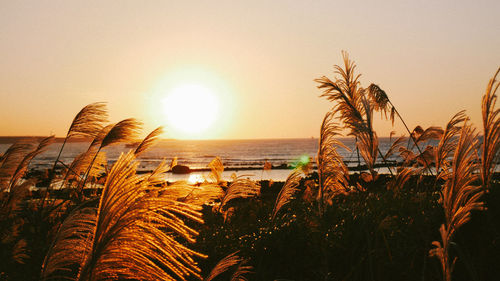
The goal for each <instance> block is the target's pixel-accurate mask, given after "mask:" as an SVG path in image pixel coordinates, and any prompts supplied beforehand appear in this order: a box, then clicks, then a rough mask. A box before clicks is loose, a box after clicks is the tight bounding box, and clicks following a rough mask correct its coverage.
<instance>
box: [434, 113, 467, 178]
mask: <svg viewBox="0 0 500 281" xmlns="http://www.w3.org/2000/svg"><path fill="white" fill-rule="evenodd" d="M466 119H467V116H466V115H465V111H460V112H458V113H457V114H455V115H454V116H453V117H452V118H451V120H450V121H449V122H448V124H446V128H445V130H444V133H443V136H442V138H441V140H440V141H439V144H438V146H437V148H436V154H435V155H436V159H435V163H436V175H437V176H436V177H437V180H438V179H445V180H446V179H447V178H448V175H449V174H450V171H449V168H450V164H449V162H448V159H449V158H450V157H451V156H452V153H453V151H454V150H455V149H456V146H457V143H458V138H457V135H458V134H459V133H460V130H461V128H462V127H461V125H462V123H463V122H465V120H466Z"/></svg>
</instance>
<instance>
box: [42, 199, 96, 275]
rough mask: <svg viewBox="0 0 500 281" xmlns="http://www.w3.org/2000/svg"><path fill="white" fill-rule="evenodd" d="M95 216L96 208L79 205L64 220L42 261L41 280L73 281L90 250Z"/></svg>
mask: <svg viewBox="0 0 500 281" xmlns="http://www.w3.org/2000/svg"><path fill="white" fill-rule="evenodd" d="M96 216H97V210H96V208H93V207H80V208H77V209H75V210H74V211H73V212H72V213H71V214H70V215H69V216H68V217H67V218H66V219H65V220H64V222H63V223H62V225H61V226H60V228H59V230H58V232H57V234H56V236H55V238H54V241H53V242H52V245H51V247H50V248H49V251H48V252H47V255H46V256H45V259H44V261H43V266H42V273H41V278H42V280H64V279H66V280H76V279H75V278H74V277H75V276H76V274H77V272H75V271H77V270H78V268H80V267H81V263H82V262H83V260H84V259H85V257H86V256H88V255H89V254H90V251H91V246H92V239H93V237H92V234H93V233H94V229H95V224H96V221H97V217H96Z"/></svg>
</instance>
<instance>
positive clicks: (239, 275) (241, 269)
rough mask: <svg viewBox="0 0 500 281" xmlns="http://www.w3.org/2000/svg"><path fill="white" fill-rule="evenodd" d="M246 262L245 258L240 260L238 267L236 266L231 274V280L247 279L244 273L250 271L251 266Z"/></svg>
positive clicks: (243, 280)
mask: <svg viewBox="0 0 500 281" xmlns="http://www.w3.org/2000/svg"><path fill="white" fill-rule="evenodd" d="M246 263H247V260H243V261H242V262H240V264H239V265H238V268H236V270H235V271H234V273H233V275H231V279H230V280H231V281H248V279H247V278H246V277H245V276H244V275H245V274H249V273H252V269H253V266H250V265H246Z"/></svg>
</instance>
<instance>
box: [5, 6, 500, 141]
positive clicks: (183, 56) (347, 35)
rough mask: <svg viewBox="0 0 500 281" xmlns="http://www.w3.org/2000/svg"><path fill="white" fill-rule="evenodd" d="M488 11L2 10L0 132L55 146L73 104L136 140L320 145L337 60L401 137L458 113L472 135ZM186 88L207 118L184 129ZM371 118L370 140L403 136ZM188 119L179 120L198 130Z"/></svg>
mask: <svg viewBox="0 0 500 281" xmlns="http://www.w3.org/2000/svg"><path fill="white" fill-rule="evenodd" d="M499 10H500V2H498V1H478V2H469V1H439V2H436V1H386V2H383V3H374V2H371V1H351V2H344V3H340V2H338V3H337V2H333V1H314V2H305V1H273V2H268V1H252V2H251V3H243V2H234V1H217V2H203V1H182V2H171V1H148V2H147V3H138V2H135V1H120V2H105V3H104V2H100V1H85V2H79V3H77V2H67V1H43V2H39V1H15V2H14V1H13V2H10V1H9V2H2V3H1V4H0V38H2V39H0V40H1V41H2V44H0V61H1V62H2V63H1V64H0V96H1V97H2V100H3V102H4V105H5V106H4V108H3V110H2V111H1V112H0V118H1V119H2V122H1V123H0V135H2V136H27V135H38V136H43V135H49V134H56V135H57V136H58V137H63V136H64V135H65V133H66V131H67V129H68V127H69V125H70V123H71V121H72V119H73V117H74V116H75V114H76V113H77V112H78V111H79V110H80V109H81V108H82V107H83V106H85V105H87V104H89V103H92V102H100V101H104V102H107V105H108V108H109V113H110V121H111V122H117V121H119V120H122V119H125V118H130V117H135V118H138V119H140V120H141V121H142V122H144V133H145V134H147V133H148V132H149V131H151V130H152V129H154V128H155V127H157V126H160V125H164V127H165V134H164V135H163V137H164V138H169V139H189V138H193V139H280V138H310V137H315V138H317V137H318V136H319V127H320V124H321V121H322V119H323V117H324V115H325V113H326V112H327V111H328V110H329V109H330V108H331V106H332V104H331V103H329V102H328V101H326V100H325V99H321V98H319V95H320V94H321V91H320V90H319V89H317V88H316V86H317V85H318V84H317V83H315V82H314V81H313V80H314V79H316V78H320V77H321V76H323V75H326V76H327V77H329V78H334V74H333V65H335V64H339V65H341V64H342V57H341V50H346V51H348V52H349V55H350V58H351V59H353V60H354V61H355V62H356V64H357V72H358V73H360V74H362V76H361V82H362V86H364V87H368V85H369V84H370V83H376V84H378V85H379V86H380V87H381V88H382V89H384V90H385V91H386V92H387V94H388V95H389V98H390V99H391V100H392V102H393V103H394V105H395V106H396V108H397V109H398V111H399V112H400V113H401V114H402V116H403V118H404V119H405V121H406V122H407V123H408V125H409V127H410V129H413V128H414V127H415V126H417V125H421V126H422V127H424V128H426V127H428V126H432V125H435V126H444V125H445V124H446V122H447V121H448V120H449V119H450V118H451V117H452V116H453V115H454V114H455V113H457V112H458V111H460V110H462V109H466V110H467V114H468V115H469V116H470V117H471V119H472V122H473V123H474V124H475V125H476V126H480V125H481V123H480V120H481V119H480V102H481V96H482V95H483V93H484V90H485V88H486V85H487V82H488V80H489V79H490V78H491V77H492V75H493V74H494V72H495V71H496V69H497V68H498V66H499V65H500V52H499V51H498V50H500V37H499V36H497V35H498V33H499V31H500V24H499V23H498V15H497V14H498V11H499ZM186 85H187V86H188V87H193V86H194V87H199V88H200V89H201V91H207V92H209V93H210V94H211V95H213V96H214V99H215V101H214V103H213V104H210V105H207V106H206V107H207V108H213V112H208V113H206V114H205V113H203V114H205V115H201V116H206V117H207V119H210V122H208V121H207V124H205V125H204V127H203V128H201V127H200V128H193V129H192V131H189V132H185V131H182V126H181V125H184V127H186V125H185V123H176V122H187V121H189V120H187V121H186V119H187V118H189V117H185V116H179V115H182V114H183V112H184V111H186V109H184V108H178V107H175V106H174V108H167V107H166V106H168V105H170V104H171V103H172V102H166V101H165V100H167V97H168V96H169V95H172V93H173V92H175V91H176V90H177V91H178V89H179V87H181V88H182V87H184V88H185V87H186ZM186 93H187V92H181V93H180V95H185V94H186ZM190 98H191V99H197V96H193V97H190ZM167 101H168V100H167ZM176 102H177V101H176ZM165 104H166V105H165ZM207 104H208V102H207ZM175 109H177V110H179V112H178V113H175V114H174V115H173V117H172V116H171V115H168V114H167V113H165V111H172V110H175ZM196 110H198V109H196ZM200 110H201V109H200ZM207 114H212V115H213V116H212V115H210V116H211V117H210V118H208V115H207ZM176 116H177V117H179V118H180V121H175V120H174V121H172V120H171V119H172V118H175V117H176ZM375 117H376V118H377V120H376V122H375V128H376V129H377V132H378V135H379V136H388V135H389V132H390V131H392V130H396V131H397V136H399V135H401V134H404V133H405V131H404V130H403V126H402V125H401V123H400V122H399V120H396V122H395V128H394V129H393V128H391V122H390V121H380V120H378V119H379V117H380V115H379V114H375ZM193 118H194V117H193ZM197 118H198V119H196V118H194V121H193V120H191V123H186V124H191V125H190V126H194V127H196V126H197V124H196V120H203V121H206V120H204V119H205V118H199V117H197ZM212 119H213V120H212ZM176 124H177V125H179V127H180V129H179V128H177V127H176V126H175V125H176ZM192 124H194V125H192ZM187 127H189V126H187Z"/></svg>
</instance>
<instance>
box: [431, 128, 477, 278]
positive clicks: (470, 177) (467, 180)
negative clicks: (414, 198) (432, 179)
mask: <svg viewBox="0 0 500 281" xmlns="http://www.w3.org/2000/svg"><path fill="white" fill-rule="evenodd" d="M476 149H477V134H476V133H475V132H474V129H472V128H471V126H470V125H468V124H464V126H463V127H462V130H461V133H460V138H459V140H458V144H457V146H456V149H455V152H454V156H453V162H452V164H451V168H452V172H451V174H450V176H449V178H448V179H447V180H446V182H445V184H444V186H443V188H442V203H443V209H444V213H445V223H444V224H442V225H441V227H440V228H439V232H440V234H441V242H439V241H434V242H432V245H434V246H435V248H433V249H431V250H430V251H429V254H430V255H431V256H436V257H437V258H438V259H439V261H440V263H441V269H442V274H443V280H446V281H450V280H451V276H452V272H453V268H454V264H455V261H456V258H452V257H451V255H450V246H451V243H452V239H453V235H454V234H455V231H456V230H457V229H459V228H460V227H461V226H462V225H463V224H465V223H467V222H468V221H469V220H470V217H471V212H472V211H473V210H481V209H483V205H484V204H483V202H481V201H480V198H481V196H482V194H483V191H481V190H480V189H481V187H480V186H476V185H474V182H475V181H476V180H477V179H478V178H479V175H478V174H477V173H476V172H477V169H478V165H477V164H476V163H475V162H474V161H475V160H477V156H476V154H475V153H476Z"/></svg>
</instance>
